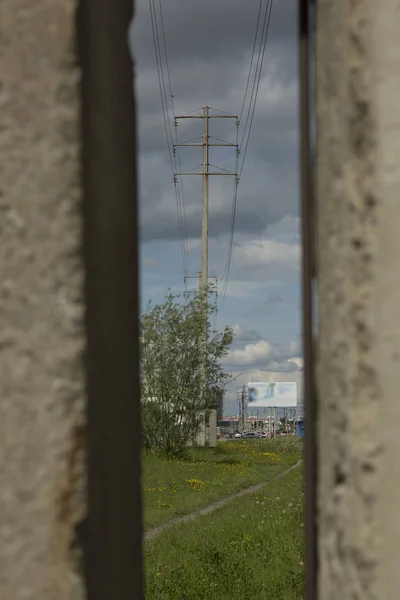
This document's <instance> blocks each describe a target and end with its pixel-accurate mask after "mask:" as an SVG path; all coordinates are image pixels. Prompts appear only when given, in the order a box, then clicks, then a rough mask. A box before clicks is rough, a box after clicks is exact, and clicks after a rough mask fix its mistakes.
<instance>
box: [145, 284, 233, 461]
mask: <svg viewBox="0 0 400 600" xmlns="http://www.w3.org/2000/svg"><path fill="white" fill-rule="evenodd" d="M213 312H215V307H213V306H209V307H208V308H207V311H204V305H202V303H201V301H200V298H199V296H198V295H196V296H195V297H193V298H192V299H190V300H188V301H186V302H185V301H184V300H183V299H182V297H181V296H179V295H177V296H175V295H172V294H168V295H167V296H166V298H165V302H164V303H163V304H158V305H152V304H151V302H150V303H149V305H148V307H147V310H146V312H145V313H144V314H143V315H142V318H141V376H142V410H143V433H144V444H145V447H146V448H147V449H149V450H151V451H158V452H162V453H165V454H182V453H183V452H184V451H185V450H186V448H187V446H188V443H189V442H190V441H191V440H192V439H193V438H194V437H195V435H196V434H197V432H198V431H199V427H200V423H201V420H202V417H201V415H202V413H204V411H205V410H206V409H207V408H208V407H209V406H210V405H211V403H213V402H215V397H214V396H215V387H216V386H221V385H223V384H224V382H225V381H226V379H227V378H228V375H227V374H226V373H224V371H223V369H222V366H221V359H222V358H223V357H224V356H226V354H227V353H228V351H229V347H230V345H231V344H232V341H233V330H232V329H231V328H230V327H226V328H225V329H224V331H223V332H222V333H218V332H217V331H212V330H211V325H210V316H211V315H212V313H213ZM205 335H206V344H205V345H204V336H205ZM204 348H205V353H204ZM204 354H205V355H204ZM204 382H205V385H204Z"/></svg>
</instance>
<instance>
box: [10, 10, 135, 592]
mask: <svg viewBox="0 0 400 600" xmlns="http://www.w3.org/2000/svg"><path fill="white" fill-rule="evenodd" d="M76 8H77V7H76V1H75V0H36V1H35V2H32V1H30V0H3V2H2V5H1V35H0V272H1V282H0V598H1V599H3V598H4V600H38V599H39V598H40V600H83V598H88V600H103V599H104V600H106V599H107V600H108V599H110V598H118V600H128V599H129V600H130V599H131V598H133V597H137V598H138V599H139V598H140V597H141V593H140V590H141V585H142V575H141V572H142V569H141V520H140V517H141V515H140V505H141V500H140V466H139V465H140V457H139V452H140V434H139V429H140V408H139V407H140V390H139V376H138V322H137V315H138V297H137V290H138V288H137V281H138V273H137V237H138V236H137V212H136V139H135V111H134V101H133V86H132V75H133V71H132V63H131V59H130V56H129V49H128V43H127V35H128V26H129V23H130V20H131V17H132V0H116V1H115V2H109V1H108V0H96V1H91V0H81V2H79V11H78V14H77V15H76ZM77 31H78V33H79V35H78V36H77V35H76V33H77ZM86 465H88V467H89V468H88V469H86Z"/></svg>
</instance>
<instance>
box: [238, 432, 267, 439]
mask: <svg viewBox="0 0 400 600" xmlns="http://www.w3.org/2000/svg"><path fill="white" fill-rule="evenodd" d="M242 437H243V438H246V439H247V438H261V437H262V435H260V434H259V433H257V432H256V431H246V432H245V433H244V434H243V435H242Z"/></svg>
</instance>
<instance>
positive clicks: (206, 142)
mask: <svg viewBox="0 0 400 600" xmlns="http://www.w3.org/2000/svg"><path fill="white" fill-rule="evenodd" d="M178 119H203V140H202V142H198V143H191V142H187V143H183V144H174V147H173V151H174V153H175V152H176V148H177V147H179V146H181V147H183V146H199V147H202V148H203V168H202V171H186V172H182V173H175V182H176V181H177V177H178V176H181V175H201V177H202V219H201V271H200V290H199V291H200V300H201V302H202V305H203V309H204V313H205V320H206V319H207V314H208V198H209V194H208V183H209V179H208V178H209V176H210V175H230V176H233V177H236V180H237V177H238V175H237V173H234V172H230V171H225V170H224V171H212V172H210V170H209V166H210V164H209V148H210V146H232V147H234V148H236V152H239V148H238V145H237V144H230V143H228V142H217V143H210V135H209V119H235V120H236V125H237V126H239V120H238V117H237V116H235V115H223V114H221V115H210V108H209V107H208V106H204V107H203V114H202V115H182V116H176V117H175V127H177V123H178ZM201 352H202V356H203V369H202V380H203V383H202V385H203V391H204V393H205V395H206V394H207V389H206V387H207V380H206V379H207V373H206V366H205V363H206V352H207V332H206V331H205V332H204V339H203V343H202V349H201ZM207 412H208V423H209V444H210V446H211V447H215V446H216V445H217V406H216V404H215V402H213V404H210V403H209V405H208V406H207Z"/></svg>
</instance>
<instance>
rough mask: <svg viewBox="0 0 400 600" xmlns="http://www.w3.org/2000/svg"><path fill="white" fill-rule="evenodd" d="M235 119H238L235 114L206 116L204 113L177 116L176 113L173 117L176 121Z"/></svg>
mask: <svg viewBox="0 0 400 600" xmlns="http://www.w3.org/2000/svg"><path fill="white" fill-rule="evenodd" d="M204 118H206V119H236V121H239V117H237V116H236V115H207V117H205V116H204V115H182V116H179V115H177V116H176V117H175V121H177V120H178V119H204Z"/></svg>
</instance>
